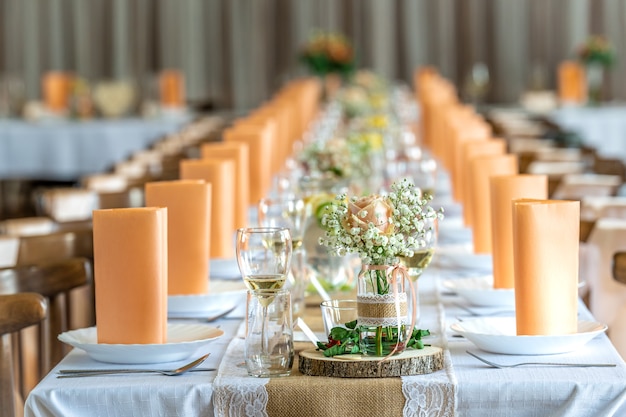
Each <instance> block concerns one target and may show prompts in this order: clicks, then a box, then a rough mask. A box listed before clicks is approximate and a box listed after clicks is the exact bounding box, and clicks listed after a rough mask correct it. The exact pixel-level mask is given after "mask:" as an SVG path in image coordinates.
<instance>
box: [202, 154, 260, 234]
mask: <svg viewBox="0 0 626 417" xmlns="http://www.w3.org/2000/svg"><path fill="white" fill-rule="evenodd" d="M200 152H201V155H202V158H203V159H204V158H217V159H222V158H224V159H231V160H233V161H234V162H235V229H239V228H240V227H246V226H247V225H248V208H249V206H250V154H249V146H248V145H247V144H246V143H242V142H210V143H205V144H203V145H202V147H201V148H200Z"/></svg>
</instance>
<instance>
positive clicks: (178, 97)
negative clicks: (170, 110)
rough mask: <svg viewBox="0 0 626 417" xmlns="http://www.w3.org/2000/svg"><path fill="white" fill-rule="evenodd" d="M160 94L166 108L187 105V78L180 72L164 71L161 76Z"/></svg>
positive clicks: (162, 103)
mask: <svg viewBox="0 0 626 417" xmlns="http://www.w3.org/2000/svg"><path fill="white" fill-rule="evenodd" d="M159 92H160V94H161V105H163V106H164V107H183V106H184V105H185V77H184V76H183V73H182V72H180V71H178V70H173V69H169V70H163V71H161V74H159Z"/></svg>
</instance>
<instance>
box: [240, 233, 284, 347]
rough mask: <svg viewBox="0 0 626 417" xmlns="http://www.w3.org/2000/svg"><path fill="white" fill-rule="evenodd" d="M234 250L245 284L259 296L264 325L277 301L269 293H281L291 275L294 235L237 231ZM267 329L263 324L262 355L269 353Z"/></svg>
mask: <svg viewBox="0 0 626 417" xmlns="http://www.w3.org/2000/svg"><path fill="white" fill-rule="evenodd" d="M235 249H236V256H237V265H239V271H240V272H241V276H242V277H243V281H244V283H245V284H246V286H247V287H248V288H249V289H251V290H253V294H254V296H256V297H258V299H259V303H260V304H261V306H262V307H263V311H262V313H263V318H264V323H265V322H267V309H268V307H269V306H270V304H272V302H273V301H274V297H273V296H272V291H268V290H273V291H278V290H280V289H281V288H282V287H283V285H284V284H285V280H286V278H287V274H288V273H289V269H290V266H291V253H292V243H291V233H290V231H289V229H287V228H285V227H250V228H242V229H238V230H237V242H236V247H235ZM256 291H258V293H256ZM265 324H267V323H265ZM265 329H266V326H265V325H264V327H263V328H262V329H261V337H262V347H263V354H267V352H266V351H267V335H266V334H265Z"/></svg>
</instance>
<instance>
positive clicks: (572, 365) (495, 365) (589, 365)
mask: <svg viewBox="0 0 626 417" xmlns="http://www.w3.org/2000/svg"><path fill="white" fill-rule="evenodd" d="M465 352H466V353H467V354H468V355H470V356H473V357H475V358H476V359H478V360H479V361H481V362H483V363H486V364H487V365H489V366H491V367H493V368H516V367H518V366H563V367H570V368H593V367H605V368H607V367H611V368H612V367H615V366H617V365H616V364H614V363H563V362H518V363H513V364H509V365H507V364H500V363H495V362H492V361H489V360H487V359H485V358H481V357H480V356H478V355H476V354H475V353H472V352H470V351H469V350H466V351H465Z"/></svg>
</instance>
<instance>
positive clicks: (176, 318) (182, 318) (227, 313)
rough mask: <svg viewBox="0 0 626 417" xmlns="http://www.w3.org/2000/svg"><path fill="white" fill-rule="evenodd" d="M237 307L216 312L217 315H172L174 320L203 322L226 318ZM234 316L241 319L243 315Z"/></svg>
mask: <svg viewBox="0 0 626 417" xmlns="http://www.w3.org/2000/svg"><path fill="white" fill-rule="evenodd" d="M236 308H237V305H234V306H232V307H231V308H229V309H228V310H225V311H222V312H221V313H218V314H215V315H213V316H209V317H198V316H193V317H185V316H181V317H172V320H197V321H201V322H203V323H204V322H206V323H210V322H213V321H216V320H219V319H222V318H225V317H226V316H228V315H229V314H230V313H232V312H233V311H235V309H236ZM233 318H236V319H241V317H233Z"/></svg>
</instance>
